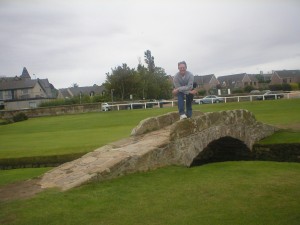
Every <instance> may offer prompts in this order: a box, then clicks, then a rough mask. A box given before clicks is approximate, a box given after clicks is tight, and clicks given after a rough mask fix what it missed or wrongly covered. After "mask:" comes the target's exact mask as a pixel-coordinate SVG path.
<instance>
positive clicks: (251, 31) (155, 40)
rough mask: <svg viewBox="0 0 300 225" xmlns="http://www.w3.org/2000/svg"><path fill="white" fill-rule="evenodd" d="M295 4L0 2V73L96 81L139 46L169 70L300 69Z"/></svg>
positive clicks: (64, 83)
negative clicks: (180, 65)
mask: <svg viewBox="0 0 300 225" xmlns="http://www.w3.org/2000/svg"><path fill="white" fill-rule="evenodd" d="M299 6H300V3H298V1H293V0H288V1H276V0H275V1H251V2H248V1H235V0H231V1H230V0H229V1H226V2H224V1H216V0H214V1H204V0H201V1H196V0H187V1H186V2H182V1H177V0H176V1H171V0H166V1H158V0H153V1H148V0H140V1H136V0H128V1H120V0H114V1H108V0H103V1H91V0H86V1H84V2H82V1H72V3H71V2H69V1H56V0H52V1H33V0H29V1H26V2H24V1H17V0H11V1H1V2H0V29H1V31H3V32H1V34H0V49H1V52H0V69H1V70H0V75H6V76H14V75H17V74H20V73H21V71H22V68H23V66H26V67H27V69H28V70H29V72H30V71H31V74H35V75H36V76H37V77H39V78H48V79H49V81H50V82H51V83H53V84H54V86H55V87H58V88H63V87H68V86H70V85H71V84H72V83H78V84H79V85H80V86H85V85H93V84H94V83H97V84H101V83H102V82H104V81H105V78H106V75H105V74H106V73H107V72H110V71H111V68H114V67H116V66H118V65H121V64H122V63H127V64H128V65H129V66H130V67H132V68H134V67H136V66H137V64H138V60H139V58H141V59H142V60H143V57H144V51H146V50H147V49H149V50H151V52H152V55H153V56H154V57H155V64H156V65H157V66H160V67H162V68H164V69H165V71H166V72H167V73H168V74H171V75H173V74H174V73H176V72H177V62H178V61H181V60H186V61H187V63H188V69H189V70H191V71H192V72H193V73H194V74H198V75H204V74H208V73H214V74H216V75H217V76H219V75H227V74H231V73H240V72H248V73H254V72H259V70H265V71H266V70H272V69H280V68H282V69H300V68H299V67H300V66H299V55H300V40H299V35H300V26H298V25H297V22H296V21H299V20H300V15H299V13H298V9H299Z"/></svg>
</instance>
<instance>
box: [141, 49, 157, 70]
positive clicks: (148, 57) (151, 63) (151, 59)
mask: <svg viewBox="0 0 300 225" xmlns="http://www.w3.org/2000/svg"><path fill="white" fill-rule="evenodd" d="M144 57H145V63H146V64H147V67H148V71H149V72H150V73H154V70H155V63H154V57H153V56H152V55H151V51H150V50H147V51H145V52H144Z"/></svg>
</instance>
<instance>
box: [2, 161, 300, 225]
mask: <svg viewBox="0 0 300 225" xmlns="http://www.w3.org/2000/svg"><path fill="white" fill-rule="evenodd" d="M299 187H300V164H297V163H275V162H225V163H214V164H207V165H205V166H201V167H193V168H185V167H167V168H162V169H159V170H155V171H151V172H147V173H138V174H132V175H128V176H125V177H121V178H118V179H114V180H110V181H105V182H102V183H93V184H89V185H85V186H82V187H80V188H76V189H73V190H70V191H68V192H63V193H62V192H57V191H55V190H51V191H47V192H44V193H41V194H39V195H38V196H37V197H35V198H33V199H30V200H23V201H14V202H7V203H5V202H0V208H1V210H0V223H1V224H18V225H22V224H24V225H25V224H26V225H27V224H31V225H35V224H51V225H55V224H57V225H60V224H72V225H76V224H80V225H81V224H97V225H100V224H105V225H107V224H112V225H118V224H120V225H121V224H122V225H126V224H128V225H134V224H151V225H152V224H156V225H160V224H161V225H167V224H172V225H174V224H190V225H193V224H195V225H201V224H204V225H207V224H218V225H227V224H228V225H232V224H243V225H248V224H249V225H250V224H251V225H253V224H272V225H281V224H282V225H286V224H289V225H298V224H299V221H300V214H299V211H300V201H299V199H300V189H299Z"/></svg>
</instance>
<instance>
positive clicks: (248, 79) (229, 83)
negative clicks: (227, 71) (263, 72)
mask: <svg viewBox="0 0 300 225" xmlns="http://www.w3.org/2000/svg"><path fill="white" fill-rule="evenodd" d="M218 81H219V82H220V85H221V87H222V88H228V89H232V90H233V89H243V88H245V87H246V86H252V87H253V88H255V89H257V88H258V80H257V79H256V75H255V74H247V73H241V74H233V75H226V76H220V77H218Z"/></svg>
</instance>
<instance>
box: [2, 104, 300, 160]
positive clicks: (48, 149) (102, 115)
mask: <svg viewBox="0 0 300 225" xmlns="http://www.w3.org/2000/svg"><path fill="white" fill-rule="evenodd" d="M193 107H194V110H200V111H203V112H210V111H221V110H232V109H248V110H249V111H251V112H253V113H254V115H255V117H256V118H257V120H259V121H262V122H265V123H268V124H272V125H280V126H281V125H290V124H300V116H299V113H300V99H293V100H278V101H263V102H262V101H259V102H258V101H256V102H240V103H226V104H224V103H223V104H213V105H212V104H210V105H194V106H193ZM170 111H177V108H176V107H173V108H171V107H169V108H159V109H146V110H122V111H111V112H99V113H85V114H77V115H65V116H53V117H41V118H30V119H29V120H27V121H23V122H19V123H14V124H8V125H2V126H0V158H15V157H29V156H47V155H61V154H71V153H84V152H89V151H92V150H94V149H96V148H98V147H100V146H103V145H105V144H107V143H110V142H113V141H116V140H119V139H122V138H125V137H128V136H129V135H130V132H131V130H132V129H133V128H134V127H135V126H136V125H137V124H138V123H139V122H140V121H141V120H142V119H145V118H147V117H151V116H157V115H161V114H164V113H167V112H170ZM299 137H300V135H299V132H296V133H295V132H294V133H293V135H292V138H293V140H300V138H299ZM283 141H284V140H283Z"/></svg>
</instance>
